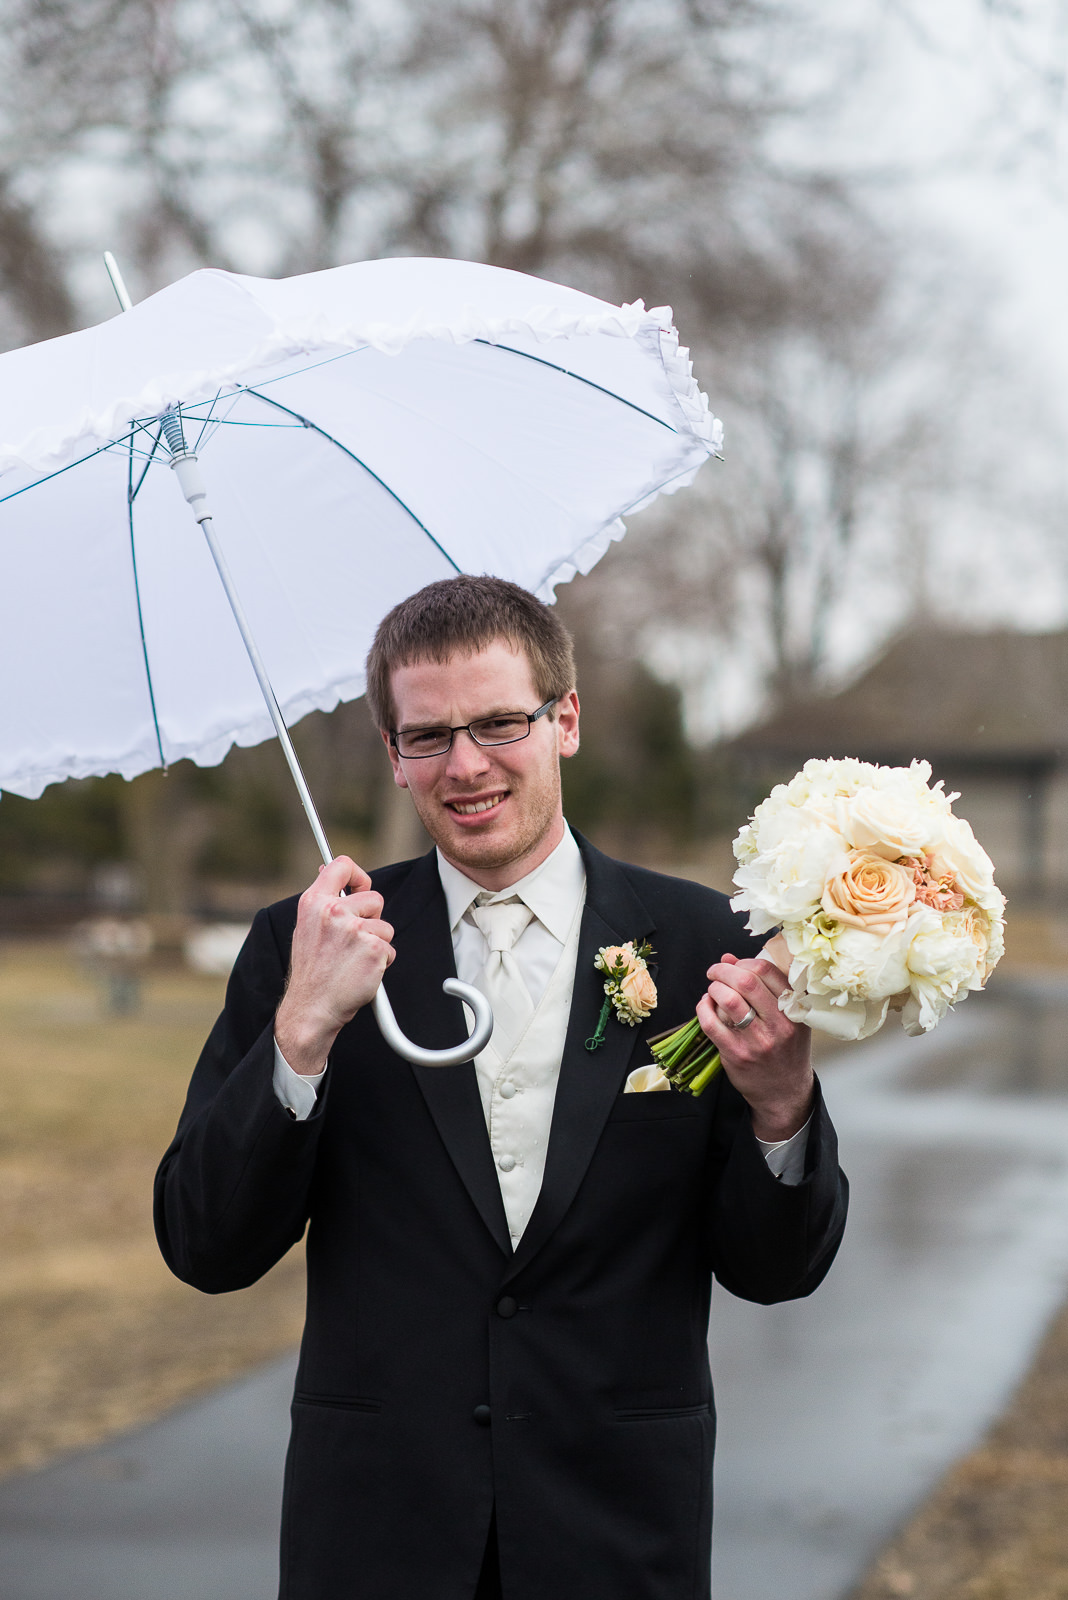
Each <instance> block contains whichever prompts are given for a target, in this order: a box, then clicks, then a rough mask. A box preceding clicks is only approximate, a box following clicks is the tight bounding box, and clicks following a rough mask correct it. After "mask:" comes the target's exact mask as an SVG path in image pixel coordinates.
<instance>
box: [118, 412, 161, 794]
mask: <svg viewBox="0 0 1068 1600" xmlns="http://www.w3.org/2000/svg"><path fill="white" fill-rule="evenodd" d="M156 444H159V435H158V434H157V435H156ZM155 448H156V445H153V447H152V450H153V453H155ZM133 458H134V451H133V434H131V435H130V455H129V467H128V469H127V477H126V518H127V522H128V523H129V528H130V565H131V567H132V568H133V583H134V598H135V599H136V601H137V626H138V628H139V629H140V630H141V655H142V656H143V658H144V663H145V678H146V680H147V683H148V703H149V705H150V706H151V707H152V726H153V728H155V730H156V749H157V750H158V751H159V764H160V766H161V767H162V768H163V770H164V772H166V770H167V757H166V756H165V755H164V754H163V739H162V736H161V734H160V731H159V717H158V715H157V714H156V691H155V688H154V687H153V684H152V668H151V666H150V665H149V660H148V640H147V639H146V638H145V617H144V612H143V611H142V609H141V582H140V579H139V578H138V575H137V542H136V540H135V538H134V514H133V508H134V499H135V497H136V495H137V490H138V489H140V487H141V485H142V483H144V481H145V473H146V472H147V471H148V463H149V462H150V461H151V460H152V456H151V455H150V456H149V458H148V461H147V462H146V463H145V466H144V470H143V471H142V473H141V476H140V478H139V479H138V480H137V488H134V481H133Z"/></svg>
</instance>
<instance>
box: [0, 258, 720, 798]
mask: <svg viewBox="0 0 1068 1600" xmlns="http://www.w3.org/2000/svg"><path fill="white" fill-rule="evenodd" d="M176 408H178V409H180V412H181V415H182V420H183V425H184V431H185V440H186V443H187V445H188V448H189V449H191V450H195V451H196V453H197V455H198V457H199V461H200V466H201V469H202V471H203V476H204V479H205V482H206V484H207V486H208V489H209V491H210V495H211V500H212V511H213V515H214V518H215V530H216V533H217V537H218V540H219V543H220V545H221V546H222V548H223V550H224V552H225V557H226V561H227V563H228V565H229V567H230V571H231V573H232V575H233V579H234V582H235V585H236V588H237V590H238V592H239V594H240V596H241V600H242V602H243V604H244V609H245V612H246V613H247V616H248V619H249V622H250V624H251V627H252V632H253V633H254V634H255V636H256V639H257V641H258V643H259V646H260V650H261V653H262V655H263V658H264V661H265V663H266V666H267V669H268V672H269V674H270V677H271V680H272V682H273V685H274V689H275V692H276V694H277V698H278V701H279V703H280V705H281V708H282V712H283V714H284V715H285V717H286V720H287V721H289V722H292V721H295V720H297V719H298V718H300V717H301V716H303V715H304V714H305V713H307V712H308V711H310V710H312V709H315V708H318V709H322V710H328V709H330V708H331V707H332V706H334V705H336V704H337V703H338V701H339V700H347V699H352V698H354V697H355V696H357V695H359V694H360V693H362V691H363V687H364V677H363V661H364V657H365V655H366V652H367V649H368V646H369V644H370V641H371V637H372V634H373V631H374V628H375V625H376V624H377V622H378V620H379V618H380V617H381V616H382V615H383V614H384V613H385V612H386V611H387V610H388V609H389V608H390V607H391V606H392V605H394V604H395V603H396V602H397V601H398V600H400V599H402V598H404V597H405V596H406V595H408V594H411V593H413V592H414V591H415V590H416V589H418V588H420V587H421V586H422V585H423V584H425V583H428V582H431V581H432V580H434V579H436V578H443V577H448V576H450V575H452V574H454V573H457V572H474V573H482V572H486V573H493V574H496V575H498V576H501V577H506V578H510V579H512V580H514V581H515V582H517V583H520V584H522V585H524V587H526V588H528V589H531V590H533V591H534V592H535V593H536V594H538V595H540V596H541V597H542V598H544V599H551V598H552V594H553V589H554V585H556V584H557V583H560V582H563V581H566V580H567V579H569V578H571V577H573V576H574V574H575V573H576V572H579V571H582V572H584V571H587V570H588V569H589V568H590V567H591V566H592V565H593V564H594V562H595V561H596V560H597V559H598V557H599V556H600V555H601V554H602V553H603V552H604V550H605V549H606V548H607V546H608V544H609V543H610V541H611V540H612V539H615V538H619V537H620V535H621V534H622V533H623V531H624V529H623V523H622V521H621V520H620V519H621V518H622V517H623V516H625V515H626V514H627V513H628V512H629V511H632V510H635V509H637V508H638V507H640V506H642V505H644V504H645V503H646V502H648V501H649V500H650V499H651V498H653V497H654V496H655V495H656V494H657V493H659V492H660V491H662V490H668V491H670V490H673V489H675V488H678V487H680V486H681V485H682V484H684V483H687V482H689V481H690V479H691V478H692V477H693V475H694V473H695V472H696V470H697V468H698V467H699V466H700V465H701V463H702V462H703V461H704V460H705V459H707V457H708V456H709V455H710V454H712V453H714V452H715V451H716V450H717V448H718V445H719V442H720V426H719V424H718V422H716V420H715V418H714V417H712V415H711V414H710V412H709V409H708V405H707V401H706V400H705V397H704V395H703V394H702V393H701V392H700V390H699V389H698V388H697V386H696V384H695V382H694V380H693V377H692V375H691V370H690V364H689V360H688V357H687V352H686V351H685V350H684V349H681V348H680V347H679V342H678V337H677V335H676V333H675V331H674V329H673V327H672V325H671V313H670V311H669V310H667V309H660V310H654V311H646V310H645V308H644V307H643V306H642V305H641V303H640V302H639V303H637V304H635V305H633V306H624V307H616V306H611V305H608V304H607V303H605V302H603V301H600V300H596V299H594V298H592V297H591V296H589V295H585V294H581V293H579V292H578V291H576V290H573V289H568V288H564V287H561V286H559V285H556V284H550V283H545V282H542V281H540V280H538V279H535V278H530V277H526V276H524V275H523V274H520V273H514V272H508V271H505V270H502V269H499V268H492V267H486V266H480V265H477V264H472V263H469V262H458V261H434V260H387V261H376V262H363V263H358V264H356V265H353V266H348V267H338V268H335V269H333V270H331V271H327V272H319V273H312V274H309V275H307V276H304V277H298V278H290V279H286V280H282V281H278V282H271V281H266V280H261V279H256V278H248V277H242V276H238V275H235V274H230V273H224V272H215V271H204V272H196V273H193V274H192V275H191V276H190V277H188V278H185V279H183V280H181V281H180V282H179V283H176V284H174V285H172V286H171V287H170V288H168V289H165V290H163V291H162V292H161V293H159V294H156V295H153V296H151V298H149V299H148V300H145V301H143V302H141V304H139V305H137V306H135V307H134V308H133V309H132V310H130V311H129V312H127V313H125V314H123V315H120V316H116V317H115V318H114V319H113V320H111V321H109V322H106V323H102V324H100V325H99V326H97V327H94V328H89V329H86V330H85V331H84V332H81V333H75V334H70V335H67V336H66V337H64V338H60V339H53V340H49V341H47V342H45V343H42V344H38V345H33V346H30V347H27V348H26V349H22V350H16V351H12V352H10V353H9V354H6V355H3V356H0V682H2V683H3V685H4V690H3V711H2V714H0V789H7V790H10V791H11V792H13V793H16V794H22V795H27V796H35V795H38V794H40V792H41V790H42V789H43V788H44V787H45V785H47V784H49V783H52V782H55V781H56V780H59V779H63V778H68V777H87V776H90V775H93V774H103V773H107V772H119V773H122V775H123V776H124V777H127V778H132V777H134V776H135V775H136V774H137V773H139V772H143V771H145V770H147V769H148V768H150V767H153V766H158V765H160V764H161V763H162V762H171V761H175V760H178V759H179V758H181V757H191V758H192V759H193V760H194V761H197V762H199V763H200V764H202V765H213V764H214V763H216V762H218V761H219V760H221V759H222V757H223V756H224V755H225V753H226V751H227V750H228V749H229V748H230V746H231V745H232V744H241V745H248V744H255V743H257V742H258V741H259V740H261V739H264V738H266V737H268V736H269V735H270V734H271V732H272V724H271V721H270V718H269V716H268V713H267V711H266V709H265V707H264V702H263V699H262V697H261V694H260V690H259V687H258V685H257V681H256V678H255V676H254V674H253V671H252V668H251V667H250V664H249V660H248V657H247V655H246V653H245V649H244V646H243V644H242V642H241V638H240V636H239V634H238V632H237V629H236V628H235V625H234V619H233V616H232V615H231V612H230V608H229V605H228V602H227V599H226V596H225V594H224V592H223V589H222V587H221V585H220V582H219V578H218V575H217V573H216V570H215V567H214V565H213V562H212V558H211V555H210V554H209V551H208V549H207V547H206V545H205V543H204V541H203V539H201V538H200V536H199V534H198V532H197V528H196V525H195V523H194V522H193V520H192V518H191V517H190V514H189V509H188V508H187V506H186V505H184V504H183V499H182V494H181V492H180V489H179V485H178V484H177V483H176V482H175V481H174V475H173V473H172V472H171V471H170V470H168V468H169V462H170V453H169V451H168V448H167V445H166V441H165V439H164V437H163V434H162V424H161V421H160V419H161V417H162V416H163V415H164V414H165V413H166V412H168V411H173V410H174V409H176Z"/></svg>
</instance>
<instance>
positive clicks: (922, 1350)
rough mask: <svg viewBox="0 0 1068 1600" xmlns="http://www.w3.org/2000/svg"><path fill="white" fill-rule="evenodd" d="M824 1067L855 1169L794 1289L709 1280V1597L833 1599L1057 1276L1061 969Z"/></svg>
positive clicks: (1062, 1167) (973, 1432)
mask: <svg viewBox="0 0 1068 1600" xmlns="http://www.w3.org/2000/svg"><path fill="white" fill-rule="evenodd" d="M997 996H998V997H997V998H995V996H994V995H992V996H990V997H986V996H984V997H982V998H980V999H976V998H972V999H969V1001H968V1003H967V1004H966V1005H965V1006H963V1007H962V1008H961V1009H960V1010H959V1011H958V1012H957V1013H956V1015H955V1016H953V1017H951V1018H950V1019H948V1020H947V1022H946V1023H945V1024H944V1025H943V1027H942V1028H940V1029H939V1030H938V1031H937V1032H936V1033H934V1034H932V1035H931V1036H930V1037H929V1038H926V1039H920V1040H915V1039H906V1038H904V1037H903V1036H902V1035H901V1034H899V1033H890V1032H887V1033H886V1034H885V1035H883V1036H880V1038H879V1039H878V1040H876V1041H873V1042H872V1043H871V1044H870V1045H869V1046H868V1047H867V1049H866V1050H865V1051H864V1052H863V1053H859V1052H858V1053H857V1054H856V1055H854V1056H853V1057H852V1060H851V1061H845V1062H843V1064H842V1065H840V1066H836V1067H834V1068H831V1069H829V1070H826V1071H825V1072H824V1073H823V1080H824V1085H825V1088H826V1092H827V1099H828V1103H829V1105H830V1107H831V1114H832V1116H833V1118H834V1121H835V1124H836V1126H837V1128H838V1130H839V1137H840V1141H841V1149H842V1165H843V1166H844V1167H845V1170H846V1172H847V1173H848V1174H849V1176H850V1179H851V1182H852V1199H851V1206H850V1216H849V1225H848V1227H847V1229H846V1237H845V1240H844V1242H843V1245H842V1249H841V1251H840V1253H839V1256H838V1259H837V1261H836V1262H835V1265H834V1268H833V1270H832V1272H831V1274H830V1276H829V1278H828V1279H827V1281H826V1282H825V1284H824V1285H823V1286H822V1288H821V1289H820V1290H819V1291H818V1293H817V1294H816V1295H814V1296H813V1298H812V1299H811V1301H807V1302H806V1301H797V1302H793V1303H791V1304H788V1305H783V1306H770V1307H762V1306H752V1305H746V1304H744V1303H743V1302H741V1301H738V1300H734V1299H732V1298H731V1297H730V1296H729V1295H726V1294H724V1293H723V1292H722V1291H720V1292H719V1294H718V1298H717V1297H714V1299H713V1313H712V1325H713V1335H712V1352H713V1373H714V1374H715V1377H716V1391H717V1400H718V1407H719V1414H720V1444H719V1448H718V1451H717V1461H716V1514H715V1528H716V1534H715V1556H714V1560H713V1573H714V1577H715V1596H716V1600H771V1597H773V1596H779V1595H781V1596H784V1597H789V1600H837V1597H839V1596H843V1595H845V1594H847V1593H848V1592H849V1590H850V1588H851V1587H852V1585H853V1583H855V1581H856V1580H857V1578H858V1577H859V1576H860V1575H861V1573H862V1572H863V1571H864V1570H865V1568H866V1567H867V1565H868V1563H869V1561H870V1559H871V1558H872V1557H873V1556H874V1554H875V1553H876V1551H877V1550H878V1548H879V1546H880V1545H881V1544H882V1543H883V1542H884V1540H885V1539H886V1538H887V1537H889V1535H890V1534H891V1533H892V1532H893V1531H894V1529H895V1528H896V1527H897V1525H898V1524H899V1523H900V1522H901V1521H902V1520H903V1518H904V1517H905V1516H906V1515H907V1514H908V1512H909V1511H910V1510H911V1509H912V1508H913V1507H914V1506H915V1505H916V1503H917V1502H918V1501H920V1500H922V1499H923V1498H924V1496H925V1495H926V1493H927V1492H928V1491H929V1490H930V1489H931V1488H932V1487H933V1485H934V1483H935V1482H936V1481H937V1479H938V1477H939V1476H940V1475H941V1473H942V1472H943V1471H944V1470H945V1468H946V1467H948V1466H949V1465H950V1464H951V1463H952V1462H953V1461H954V1460H955V1459H956V1458H957V1457H958V1456H960V1455H961V1454H963V1453H964V1452H965V1451H966V1450H968V1449H969V1448H970V1447H971V1446H972V1445H973V1444H974V1443H975V1442H976V1441H977V1439H978V1438H979V1436H980V1435H981V1433H982V1432H983V1431H984V1429H985V1428H986V1426H987V1425H988V1424H989V1423H990V1422H991V1421H992V1420H993V1419H994V1417H995V1416H996V1415H997V1413H998V1411H999V1410H1000V1409H1001V1407H1002V1406H1003V1404H1004V1403H1005V1401H1006V1400H1007V1398H1008V1396H1009V1394H1010V1392H1011V1390H1012V1388H1013V1386H1014V1385H1015V1383H1016V1381H1017V1380H1018V1379H1019V1378H1020V1377H1021V1376H1022V1374H1023V1372H1024V1371H1025V1370H1026V1367H1027V1364H1028V1361H1029V1358H1030V1356H1031V1354H1032V1352H1033V1350H1034V1347H1035V1344H1036V1342H1037V1341H1038V1339H1039V1337H1040V1336H1041V1333H1042V1331H1043V1327H1044V1325H1045V1323H1046V1321H1047V1320H1048V1318H1049V1316H1050V1315H1051V1313H1052V1312H1053V1311H1054V1310H1055V1309H1056V1308H1057V1306H1058V1305H1059V1304H1060V1302H1061V1301H1062V1300H1063V1298H1064V1296H1065V1293H1066V1292H1068V985H1065V984H1063V983H1060V982H1057V983H1048V984H1047V983H1039V982H1036V983H1033V984H1026V983H1019V982H1017V983H1014V984H1012V985H1011V986H1010V984H1009V983H1007V982H1006V983H1003V984H1002V986H1001V988H1000V991H997Z"/></svg>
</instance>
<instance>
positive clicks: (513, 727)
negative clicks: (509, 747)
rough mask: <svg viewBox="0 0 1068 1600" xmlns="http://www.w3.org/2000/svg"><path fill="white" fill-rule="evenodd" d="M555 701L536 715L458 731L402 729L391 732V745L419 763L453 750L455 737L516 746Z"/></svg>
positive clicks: (513, 714) (508, 716)
mask: <svg viewBox="0 0 1068 1600" xmlns="http://www.w3.org/2000/svg"><path fill="white" fill-rule="evenodd" d="M555 704H556V701H555V700H546V702H545V704H544V705H543V706H539V707H538V709H537V711H532V712H530V713H529V714H528V713H527V712H526V711H501V712H499V713H498V714H497V716H495V717H479V718H478V719H477V721H475V722H464V723H461V724H460V726H459V727H458V728H402V729H401V730H400V732H399V733H398V732H397V730H396V729H395V728H394V729H392V730H391V731H390V735H389V742H390V744H391V745H392V746H393V748H394V749H395V750H396V752H397V754H398V755H399V756H403V757H404V758H405V760H407V761H418V760H421V759H422V758H423V757H424V756H443V755H444V754H445V752H446V751H447V750H451V749H452V741H453V736H454V734H457V733H469V734H470V735H471V737H472V739H473V740H474V741H475V743H476V744H481V745H495V744H517V743H518V741H519V740H520V739H525V738H527V736H528V735H529V733H530V730H531V728H532V727H533V726H534V724H535V722H537V720H538V718H539V717H543V716H544V715H545V713H546V712H547V711H551V710H552V708H553V706H554V705H555Z"/></svg>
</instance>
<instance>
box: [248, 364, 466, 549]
mask: <svg viewBox="0 0 1068 1600" xmlns="http://www.w3.org/2000/svg"><path fill="white" fill-rule="evenodd" d="M244 393H245V394H251V395H253V396H255V398H256V399H257V400H262V401H263V403H264V405H265V406H274V408H275V410H276V411H284V412H285V414H286V416H287V417H295V418H296V420H297V421H298V422H299V423H301V424H302V426H303V427H305V428H310V429H311V430H312V432H313V433H317V434H318V435H319V436H320V438H322V439H325V440H326V441H327V442H328V443H329V444H332V445H336V446H337V448H338V449H339V450H340V451H341V453H342V454H343V455H346V456H348V458H349V460H350V461H355V463H356V465H357V466H358V467H362V468H363V470H364V472H366V473H367V474H368V476H369V477H372V478H373V479H374V480H375V482H376V483H377V484H378V485H379V487H380V488H382V489H384V490H385V491H386V493H387V494H388V495H389V497H390V498H391V499H392V500H395V501H396V502H397V504H398V505H399V506H400V508H401V510H402V511H404V512H406V513H407V515H408V516H409V517H411V519H412V521H413V522H414V523H415V525H416V527H417V528H422V530H423V532H424V533H425V534H426V536H427V538H428V539H429V540H430V542H431V544H432V545H433V546H434V548H435V549H437V550H440V551H441V554H442V555H443V556H444V557H445V560H446V561H447V562H448V563H449V566H450V567H451V568H452V570H453V571H454V572H457V573H462V572H463V568H462V567H460V566H458V565H457V563H456V562H455V561H454V560H453V558H452V556H450V554H449V552H448V551H447V550H446V548H445V546H444V545H443V544H442V543H441V540H440V539H435V537H434V535H433V534H432V533H431V531H430V529H429V528H428V527H427V525H426V523H425V522H421V521H420V520H419V518H418V517H417V516H416V514H415V512H414V511H413V510H412V508H411V506H409V505H405V503H404V501H403V500H402V499H401V497H400V495H399V494H398V493H397V492H396V490H395V489H391V488H390V486H389V484H388V483H387V482H386V481H385V479H384V478H380V477H379V476H378V473H377V472H376V471H375V470H374V468H373V467H369V466H368V465H367V462H366V461H361V459H360V457H359V456H358V455H357V454H356V453H355V451H353V450H350V449H349V447H348V445H344V444H342V443H341V440H340V439H335V438H334V436H333V434H332V433H327V431H326V429H325V428H320V427H319V424H318V423H317V422H312V420H311V418H310V417H305V416H302V415H301V413H300V412H299V411H294V410H293V409H292V407H290V406H284V405H283V404H282V402H281V401H280V400H272V399H271V397H270V395H267V394H261V393H260V392H259V390H258V389H249V388H246V389H245V390H244Z"/></svg>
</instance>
